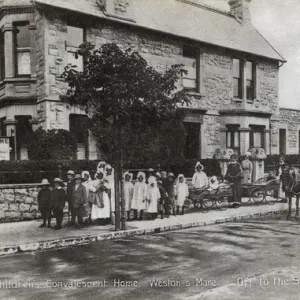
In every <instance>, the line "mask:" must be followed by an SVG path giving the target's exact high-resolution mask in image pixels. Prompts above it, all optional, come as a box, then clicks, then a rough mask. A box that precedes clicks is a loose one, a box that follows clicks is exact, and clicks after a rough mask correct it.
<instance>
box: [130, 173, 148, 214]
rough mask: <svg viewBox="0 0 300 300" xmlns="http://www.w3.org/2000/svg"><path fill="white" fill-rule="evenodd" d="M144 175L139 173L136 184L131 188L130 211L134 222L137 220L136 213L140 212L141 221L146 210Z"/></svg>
mask: <svg viewBox="0 0 300 300" xmlns="http://www.w3.org/2000/svg"><path fill="white" fill-rule="evenodd" d="M145 177H146V176H145V173H144V172H139V173H138V175H137V180H138V181H137V182H136V183H135V185H134V188H133V195H132V201H131V209H132V210H133V212H134V220H137V211H138V210H140V220H143V212H144V210H145V209H146V202H145V201H146V197H147V185H146V183H145Z"/></svg>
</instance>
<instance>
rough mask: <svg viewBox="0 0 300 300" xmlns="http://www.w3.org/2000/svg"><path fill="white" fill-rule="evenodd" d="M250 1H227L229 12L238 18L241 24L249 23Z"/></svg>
mask: <svg viewBox="0 0 300 300" xmlns="http://www.w3.org/2000/svg"><path fill="white" fill-rule="evenodd" d="M250 2H251V0H229V1H228V4H229V6H230V12H231V14H233V15H234V16H235V17H237V18H238V19H240V20H241V21H242V22H243V24H248V23H251V14H250Z"/></svg>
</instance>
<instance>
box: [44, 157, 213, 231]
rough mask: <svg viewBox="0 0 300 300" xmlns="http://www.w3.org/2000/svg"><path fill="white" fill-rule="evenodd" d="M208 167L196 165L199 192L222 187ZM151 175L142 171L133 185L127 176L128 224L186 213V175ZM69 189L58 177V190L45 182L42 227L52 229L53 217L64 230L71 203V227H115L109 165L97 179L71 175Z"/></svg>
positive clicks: (124, 189)
mask: <svg viewBox="0 0 300 300" xmlns="http://www.w3.org/2000/svg"><path fill="white" fill-rule="evenodd" d="M203 170H204V167H203V166H202V165H201V163H200V162H198V163H197V164H196V166H195V174H194V176H193V179H192V186H193V187H194V188H196V189H198V188H199V189H208V190H213V189H217V188H218V180H217V178H216V177H215V176H213V177H212V178H211V179H210V180H208V178H207V176H206V174H205V172H204V171H203ZM147 175H148V176H147V177H146V174H145V173H144V172H138V174H137V178H136V182H135V183H133V174H131V173H129V172H125V173H124V174H123V186H122V192H123V198H124V200H125V211H126V216H127V221H130V220H132V219H131V212H133V220H137V219H138V213H139V219H140V220H143V218H144V214H147V216H149V217H150V218H151V219H155V218H157V215H158V214H160V215H161V218H162V219H163V218H164V216H166V217H169V216H170V215H171V214H173V215H174V216H176V215H178V214H182V215H183V214H184V209H185V201H188V200H187V199H188V196H189V187H188V185H187V183H186V179H185V177H184V175H183V174H180V175H178V177H177V179H176V178H175V175H174V174H173V173H168V174H167V172H166V171H162V172H156V173H155V171H154V170H153V169H149V170H148V174H147ZM67 178H68V182H67V186H66V189H65V188H64V182H63V181H62V180H61V179H60V178H56V179H55V180H54V182H53V185H54V188H53V189H50V183H49V181H48V180H47V179H43V181H42V183H41V187H42V188H41V190H40V191H39V194H38V204H39V208H40V212H41V215H42V218H43V224H42V225H41V226H40V227H46V226H47V224H46V223H47V221H48V227H51V226H50V225H51V216H52V214H53V215H54V217H55V219H56V226H55V227H54V229H56V230H59V229H61V228H62V220H63V210H64V207H65V203H66V202H67V203H68V209H69V213H70V214H71V221H70V222H69V223H70V224H71V225H74V226H75V227H76V228H78V229H80V228H81V227H82V226H83V224H84V223H92V222H93V221H95V220H98V221H99V223H100V224H101V225H105V224H108V223H112V224H114V218H115V216H114V212H115V187H114V170H113V168H112V167H111V166H110V165H108V164H106V163H105V162H99V164H98V166H97V171H96V174H95V177H94V179H92V178H91V176H90V174H89V172H88V171H84V172H82V174H75V173H74V172H73V171H71V170H70V171H68V172H67Z"/></svg>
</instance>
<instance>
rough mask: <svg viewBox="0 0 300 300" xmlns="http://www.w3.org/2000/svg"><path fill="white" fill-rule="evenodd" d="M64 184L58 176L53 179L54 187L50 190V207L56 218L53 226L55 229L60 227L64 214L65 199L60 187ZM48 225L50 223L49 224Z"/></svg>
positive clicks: (63, 191)
mask: <svg viewBox="0 0 300 300" xmlns="http://www.w3.org/2000/svg"><path fill="white" fill-rule="evenodd" d="M63 186H64V183H63V181H62V180H61V179H60V178H55V179H54V189H53V190H52V192H51V202H50V203H51V205H50V206H51V208H52V209H53V213H54V217H55V219H56V226H54V227H53V229H55V230H60V229H62V226H61V225H62V220H63V216H64V211H63V210H64V207H65V201H66V193H65V190H64V189H63V188H62V187H63ZM49 226H50V224H49Z"/></svg>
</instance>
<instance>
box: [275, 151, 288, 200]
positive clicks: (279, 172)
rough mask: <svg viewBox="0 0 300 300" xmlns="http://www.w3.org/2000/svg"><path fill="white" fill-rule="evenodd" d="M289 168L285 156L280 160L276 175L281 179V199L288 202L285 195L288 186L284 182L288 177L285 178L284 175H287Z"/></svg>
mask: <svg viewBox="0 0 300 300" xmlns="http://www.w3.org/2000/svg"><path fill="white" fill-rule="evenodd" d="M287 168H288V165H287V163H286V162H285V158H284V156H283V155H281V156H280V158H279V165H278V167H277V172H276V174H277V178H278V179H280V187H279V198H280V199H282V200H283V201H287V199H286V195H285V188H286V184H285V182H284V181H286V180H283V179H285V178H286V177H287V176H283V174H284V175H285V173H286V169H287Z"/></svg>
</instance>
